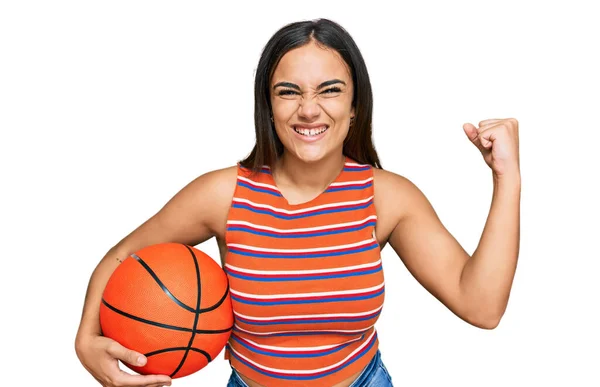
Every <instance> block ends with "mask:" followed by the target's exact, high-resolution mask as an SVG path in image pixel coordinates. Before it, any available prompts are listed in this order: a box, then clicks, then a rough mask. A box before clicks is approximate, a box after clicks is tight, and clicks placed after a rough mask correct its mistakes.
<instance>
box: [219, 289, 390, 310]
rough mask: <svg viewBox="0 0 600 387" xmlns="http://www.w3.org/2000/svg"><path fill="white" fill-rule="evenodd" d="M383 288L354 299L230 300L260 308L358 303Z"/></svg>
mask: <svg viewBox="0 0 600 387" xmlns="http://www.w3.org/2000/svg"><path fill="white" fill-rule="evenodd" d="M383 291H384V288H382V289H381V290H380V291H378V292H377V293H375V294H371V295H368V296H354V297H337V298H327V299H325V298H315V299H312V300H285V301H282V300H272V301H249V300H244V299H241V298H238V297H237V296H234V295H233V294H232V295H231V299H233V300H235V301H237V302H240V303H242V304H250V305H262V306H273V305H275V306H277V305H290V304H320V303H324V302H338V301H359V300H368V299H369V298H375V297H377V296H379V295H381V294H383Z"/></svg>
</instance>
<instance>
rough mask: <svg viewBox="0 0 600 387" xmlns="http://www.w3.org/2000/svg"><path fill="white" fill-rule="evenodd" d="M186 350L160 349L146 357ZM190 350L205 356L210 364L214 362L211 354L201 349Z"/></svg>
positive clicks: (180, 348)
mask: <svg viewBox="0 0 600 387" xmlns="http://www.w3.org/2000/svg"><path fill="white" fill-rule="evenodd" d="M186 349H188V347H173V348H163V349H159V350H158V351H152V352H148V353H145V354H144V356H146V357H150V356H154V355H159V354H161V353H165V352H175V351H185V350H186ZM189 350H190V351H194V352H198V353H201V354H203V355H204V357H206V360H208V362H209V363H210V362H211V361H212V358H211V357H210V354H209V353H208V352H206V351H203V350H201V349H200V348H194V347H191V348H189Z"/></svg>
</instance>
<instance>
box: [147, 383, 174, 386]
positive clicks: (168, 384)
mask: <svg viewBox="0 0 600 387" xmlns="http://www.w3.org/2000/svg"><path fill="white" fill-rule="evenodd" d="M170 385H171V383H157V384H150V385H148V386H146V387H163V386H170Z"/></svg>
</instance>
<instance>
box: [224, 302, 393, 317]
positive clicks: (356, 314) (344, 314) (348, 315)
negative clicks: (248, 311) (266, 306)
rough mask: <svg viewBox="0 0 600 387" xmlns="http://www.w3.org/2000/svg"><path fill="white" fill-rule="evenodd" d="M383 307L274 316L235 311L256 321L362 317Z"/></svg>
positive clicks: (236, 313)
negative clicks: (351, 311)
mask: <svg viewBox="0 0 600 387" xmlns="http://www.w3.org/2000/svg"><path fill="white" fill-rule="evenodd" d="M381 308H383V305H381V306H380V307H379V308H376V309H373V310H369V311H367V312H359V313H326V314H300V315H290V316H273V317H256V316H246V315H244V314H241V313H238V312H236V311H234V312H233V313H234V314H235V315H236V316H240V317H242V318H246V319H248V320H255V321H277V320H285V319H289V318H299V319H304V318H313V317H321V318H326V317H360V316H368V315H370V314H373V313H375V312H379V311H380V310H381Z"/></svg>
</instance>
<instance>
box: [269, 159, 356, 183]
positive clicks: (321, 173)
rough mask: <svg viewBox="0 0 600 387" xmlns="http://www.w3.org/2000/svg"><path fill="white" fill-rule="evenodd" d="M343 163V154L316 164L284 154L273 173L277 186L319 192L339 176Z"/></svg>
mask: <svg viewBox="0 0 600 387" xmlns="http://www.w3.org/2000/svg"><path fill="white" fill-rule="evenodd" d="M345 161H346V157H345V156H344V155H343V154H338V153H336V154H333V155H331V156H328V157H327V158H325V159H323V160H320V161H318V162H314V163H307V162H305V161H302V160H300V159H298V158H297V157H294V156H292V155H290V154H289V153H287V152H284V153H283V155H282V156H281V158H280V159H279V160H278V161H277V163H276V166H275V170H274V171H273V172H274V175H275V176H277V179H278V180H279V182H278V185H279V184H282V185H286V186H295V187H303V188H304V189H306V190H310V191H313V190H314V191H317V192H321V191H322V190H324V189H325V188H327V187H328V186H329V184H331V182H332V181H334V180H335V178H336V177H337V176H338V175H339V174H340V171H341V170H342V168H343V167H344V162H345Z"/></svg>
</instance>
